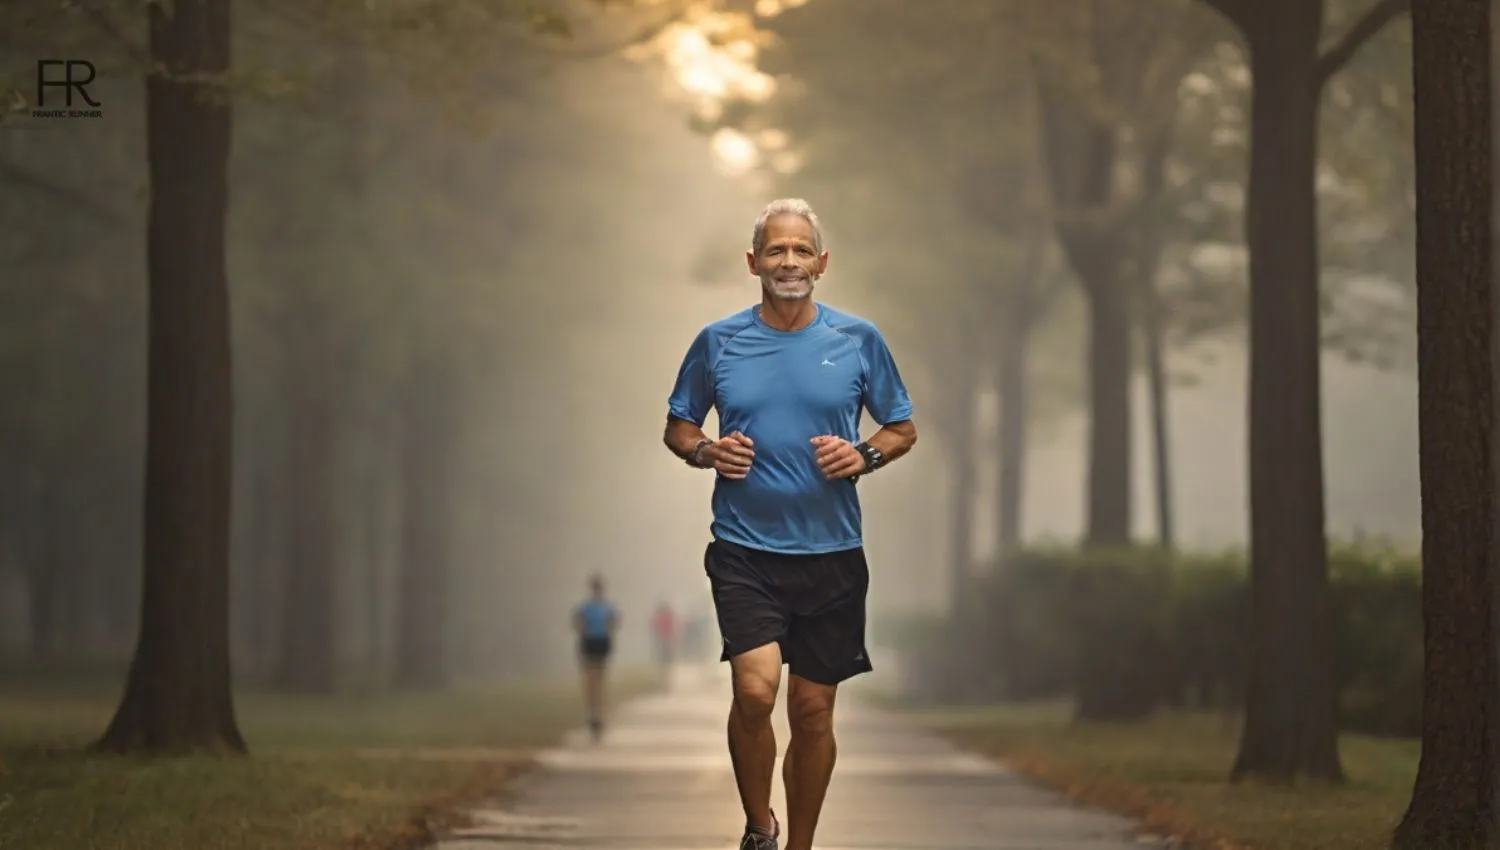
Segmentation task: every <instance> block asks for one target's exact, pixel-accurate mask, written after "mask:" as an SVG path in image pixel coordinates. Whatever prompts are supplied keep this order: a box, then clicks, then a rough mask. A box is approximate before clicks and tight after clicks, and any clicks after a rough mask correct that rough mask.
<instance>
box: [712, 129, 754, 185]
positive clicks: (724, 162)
mask: <svg viewBox="0 0 1500 850" xmlns="http://www.w3.org/2000/svg"><path fill="white" fill-rule="evenodd" d="M709 146H710V147H711V148H712V149H713V152H714V156H715V157H716V158H717V161H718V164H719V166H720V167H721V168H723V169H724V170H726V171H728V172H729V173H730V174H734V175H740V174H745V173H747V172H749V171H750V170H751V169H753V168H755V167H756V166H757V165H759V164H760V148H758V147H756V145H755V140H753V139H751V138H750V137H749V136H746V135H745V134H744V133H741V132H740V131H738V130H734V129H731V128H729V127H721V128H719V129H718V130H717V131H715V132H714V135H713V139H712V140H711V141H710V142H709Z"/></svg>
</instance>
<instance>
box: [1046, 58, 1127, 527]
mask: <svg viewBox="0 0 1500 850" xmlns="http://www.w3.org/2000/svg"><path fill="white" fill-rule="evenodd" d="M1037 97H1038V104H1039V106H1040V111H1041V119H1042V120H1041V122H1040V123H1041V128H1042V144H1043V148H1044V150H1046V151H1047V156H1046V158H1045V159H1046V162H1047V165H1048V170H1047V176H1048V183H1049V186H1050V187H1051V190H1052V195H1053V197H1054V199H1055V200H1056V203H1057V204H1058V206H1059V207H1060V212H1059V215H1058V217H1057V218H1056V220H1055V222H1056V229H1057V236H1058V242H1059V243H1060V244H1061V245H1062V247H1063V251H1064V253H1065V254H1066V255H1067V258H1068V263H1069V264H1070V265H1071V266H1072V267H1073V270H1074V271H1075V272H1076V273H1077V275H1078V277H1079V279H1080V281H1081V282H1082V284H1083V289H1084V294H1085V295H1086V296H1087V298H1088V305H1089V340H1088V352H1089V353H1088V370H1089V471H1088V484H1087V487H1088V502H1087V507H1088V516H1087V518H1086V520H1085V532H1084V538H1085V543H1086V544H1087V545H1090V546H1113V545H1122V544H1128V543H1129V542H1130V525H1131V489H1132V482H1133V476H1132V471H1133V470H1132V468H1131V460H1132V453H1131V438H1130V435H1131V430H1132V429H1131V405H1130V378H1131V374H1132V368H1131V367H1132V364H1131V356H1130V355H1131V350H1130V349H1131V346H1130V336H1131V332H1132V325H1131V321H1130V319H1131V316H1130V310H1129V295H1128V293H1127V292H1125V286H1124V283H1125V282H1124V280H1122V271H1123V269H1122V263H1121V259H1122V254H1123V251H1124V247H1125V245H1126V240H1124V238H1123V237H1124V235H1125V234H1124V233H1123V230H1122V226H1121V225H1120V224H1119V223H1118V221H1110V220H1111V219H1112V218H1113V212H1114V211H1113V205H1114V203H1115V202H1116V200H1117V199H1116V198H1115V191H1114V182H1115V181H1114V176H1115V171H1116V168H1117V166H1118V162H1117V159H1118V157H1119V147H1120V146H1119V144H1118V141H1117V140H1116V138H1115V128H1114V127H1113V126H1110V125H1103V124H1100V123H1099V122H1098V121H1096V120H1095V118H1094V116H1092V115H1090V114H1088V113H1087V112H1086V107H1085V106H1084V105H1082V104H1080V103H1078V102H1076V101H1075V100H1073V99H1072V98H1070V96H1069V95H1068V94H1067V93H1066V91H1065V89H1063V87H1061V86H1060V85H1058V84H1057V83H1056V82H1055V81H1052V80H1049V79H1048V75H1046V74H1041V75H1039V78H1038V85H1037Z"/></svg>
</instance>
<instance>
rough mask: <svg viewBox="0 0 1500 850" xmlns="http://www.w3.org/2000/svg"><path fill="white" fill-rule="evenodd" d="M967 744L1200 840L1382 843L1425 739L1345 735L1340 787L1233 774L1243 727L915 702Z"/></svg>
mask: <svg viewBox="0 0 1500 850" xmlns="http://www.w3.org/2000/svg"><path fill="white" fill-rule="evenodd" d="M911 713H912V714H913V715H914V716H916V717H918V718H920V719H922V720H923V721H924V722H925V723H927V724H928V725H930V726H931V727H932V728H934V729H937V730H938V731H940V732H942V733H943V734H945V735H947V736H948V737H950V738H952V739H954V740H955V741H957V742H959V743H961V744H963V745H965V746H967V747H970V748H972V749H975V750H978V751H981V752H984V753H987V754H990V755H994V756H999V757H1001V758H1002V759H1004V760H1005V761H1007V762H1009V763H1010V764H1011V765H1013V766H1014V767H1016V768H1018V769H1019V770H1021V771H1022V772H1023V773H1027V774H1030V775H1031V776H1033V777H1035V778H1037V779H1040V780H1042V781H1043V782H1045V783H1047V784H1049V785H1052V786H1054V787H1057V788H1060V789H1061V790H1063V791H1065V792H1066V793H1068V794H1069V795H1070V796H1073V797H1075V798H1077V799H1079V800H1081V801H1084V802H1087V803H1091V804H1094V805H1098V806H1102V807H1105V808H1110V809H1114V810H1116V811H1119V812H1122V813H1124V814H1128V815H1131V816H1134V817H1136V818H1138V819H1141V820H1143V821H1145V822H1146V824H1147V826H1148V827H1150V828H1154V829H1155V830H1157V831H1161V832H1167V833H1170V834H1174V835H1178V836H1180V837H1184V838H1188V839H1191V840H1194V842H1195V843H1198V844H1200V845H1202V846H1205V847H1220V848H1236V847H1248V848H1254V849H1255V850H1385V848H1386V847H1388V846H1389V842H1390V835H1391V830H1392V829H1394V828H1395V825H1396V823H1397V822H1398V821H1399V820H1400V818H1401V815H1402V813H1403V812H1404V811H1405V809H1406V804H1407V801H1408V800H1409V799H1410V796H1411V789H1412V782H1413V780H1415V778H1416V771H1417V757H1418V752H1419V747H1418V744H1417V742H1415V741H1394V740H1383V739H1375V738H1368V737H1363V736H1358V735H1345V736H1343V737H1342V739H1341V740H1340V752H1341V754H1342V757H1343V763H1344V769H1345V772H1346V774H1347V775H1348V780H1349V781H1348V783H1347V784H1345V785H1343V786H1338V787H1331V786H1326V785H1305V784H1304V785H1301V786H1298V787H1269V786H1265V785H1258V784H1253V783H1245V784H1230V783H1229V782H1228V778H1227V777H1228V773H1229V768H1230V765H1231V764H1232V763H1233V760H1234V755H1235V751H1236V749H1237V746H1238V743H1239V729H1238V726H1237V725H1236V724H1235V723H1234V722H1232V721H1229V720H1227V719H1226V718H1224V717H1218V716H1210V715H1205V714H1184V713H1164V714H1161V715H1159V716H1157V717H1155V718H1153V719H1151V720H1148V721H1143V722H1139V723H1127V724H1118V725H1094V724H1074V723H1072V722H1070V720H1069V713H1068V710H1067V707H1066V706H1059V705H1047V706H1030V707H995V708H983V709H963V710H928V709H923V710H919V711H914V712H911Z"/></svg>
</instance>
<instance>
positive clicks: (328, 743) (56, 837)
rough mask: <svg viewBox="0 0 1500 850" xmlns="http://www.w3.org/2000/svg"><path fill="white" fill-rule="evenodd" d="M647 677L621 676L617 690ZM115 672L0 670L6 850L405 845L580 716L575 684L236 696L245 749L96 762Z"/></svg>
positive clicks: (317, 849)
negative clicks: (46, 674)
mask: <svg viewBox="0 0 1500 850" xmlns="http://www.w3.org/2000/svg"><path fill="white" fill-rule="evenodd" d="M651 684H652V681H651V679H650V678H649V677H646V676H638V675H632V676H616V681H615V684H614V691H615V696H616V697H617V698H623V697H625V696H628V695H631V694H635V693H640V692H642V691H643V690H645V689H647V688H648V687H649V686H650V685H651ZM118 688H119V682H118V681H108V680H101V679H99V678H97V677H86V678H82V679H80V678H78V677H52V678H50V679H41V678H39V677H34V676H33V677H17V676H15V675H3V676H0V850H11V849H12V848H15V850H351V848H362V849H363V848H369V850H374V848H382V849H383V848H407V847H414V846H418V845H419V844H421V843H422V842H423V841H425V840H427V839H428V838H429V837H430V835H429V830H428V827H429V825H430V823H431V822H434V821H440V820H441V819H442V818H443V816H444V814H445V813H447V812H450V811H451V810H452V808H453V807H456V806H458V805H460V804H461V803H462V802H464V801H466V800H470V799H474V798H477V797H481V796H483V795H485V794H489V793H494V792H495V791H497V790H499V789H500V788H501V787H503V785H504V782H505V781H506V780H507V779H508V778H509V777H511V776H512V775H514V773H515V772H516V771H518V770H520V769H523V768H524V767H525V766H526V765H527V763H528V757H529V755H530V754H531V753H532V752H533V751H535V750H536V749H537V748H539V747H544V746H546V745H549V744H551V743H552V742H554V741H556V740H557V738H558V737H559V736H561V735H562V734H563V733H565V732H566V731H567V730H568V729H570V728H572V727H573V726H576V725H578V723H579V722H580V720H581V705H580V702H579V696H578V693H577V689H576V684H575V683H574V682H573V681H572V680H571V679H568V680H564V681H559V682H552V683H546V684H535V683H526V684H512V685H504V686H495V687H489V688H483V689H481V688H466V689H462V690H455V691H454V692H451V693H442V694H395V693H364V694H344V695H339V696H331V697H294V696H285V695H275V694H270V693H263V692H253V691H242V692H241V693H239V694H237V697H236V703H237V710H238V715H239V720H240V728H241V731H243V732H244V734H245V737H246V739H247V741H248V743H249V746H250V748H251V753H252V755H251V756H250V757H249V758H235V757H214V756H191V757H182V758H171V759H155V760H153V759H144V758H134V757H117V756H97V755H90V754H86V753H85V752H84V751H83V748H84V747H85V746H86V745H87V744H88V743H90V742H91V741H92V740H93V739H95V738H96V737H97V736H98V735H99V733H100V732H102V731H103V729H104V727H105V725H106V724H107V723H108V721H109V719H110V715H111V712H112V711H113V709H114V706H115V701H116V699H117V698H118Z"/></svg>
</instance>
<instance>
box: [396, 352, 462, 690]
mask: <svg viewBox="0 0 1500 850" xmlns="http://www.w3.org/2000/svg"><path fill="white" fill-rule="evenodd" d="M424 337H425V335H421V336H418V337H417V338H416V339H415V340H414V342H413V345H412V348H413V353H412V358H413V368H412V373H411V374H410V375H409V376H408V378H407V395H406V410H405V420H406V422H405V431H404V433H403V435H402V441H403V444H402V452H401V453H402V477H403V480H404V487H403V493H402V507H401V510H402V513H403V519H404V522H403V534H402V552H401V563H400V565H399V577H398V585H399V586H398V593H397V600H398V605H399V606H400V607H399V609H398V611H397V615H396V646H395V654H396V658H395V661H396V677H395V678H396V684H397V685H398V686H400V687H403V688H413V689H432V688H440V687H442V686H444V685H445V684H447V678H448V675H447V673H448V671H447V657H446V646H445V644H446V627H447V609H448V604H447V602H448V570H449V567H450V564H449V557H450V552H449V548H450V547H449V536H450V535H449V525H450V522H449V515H448V505H447V500H448V497H449V474H450V472H451V464H452V455H451V451H452V447H451V445H450V444H449V440H448V439H447V438H448V436H449V431H450V429H451V428H452V425H453V423H452V422H451V421H450V420H449V411H450V409H451V404H450V402H451V400H452V399H451V395H450V393H451V388H450V387H449V383H448V382H449V381H450V380H451V376H449V375H447V374H446V373H445V371H444V367H445V366H446V364H445V363H443V362H442V359H441V358H440V357H438V356H437V354H436V353H435V352H433V351H431V350H430V349H428V348H426V346H431V345H433V344H434V341H433V339H432V338H431V337H425V338H424Z"/></svg>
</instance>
